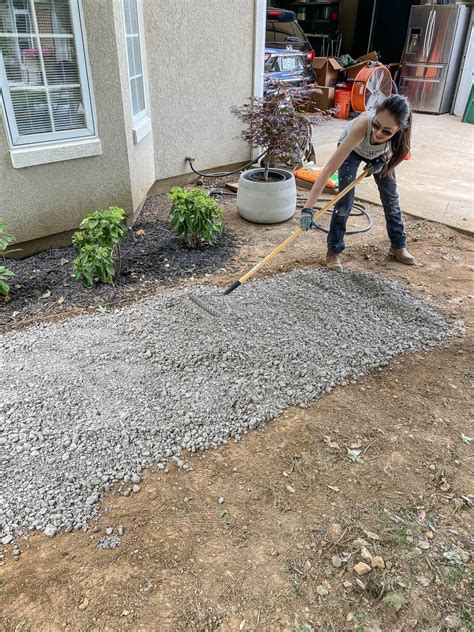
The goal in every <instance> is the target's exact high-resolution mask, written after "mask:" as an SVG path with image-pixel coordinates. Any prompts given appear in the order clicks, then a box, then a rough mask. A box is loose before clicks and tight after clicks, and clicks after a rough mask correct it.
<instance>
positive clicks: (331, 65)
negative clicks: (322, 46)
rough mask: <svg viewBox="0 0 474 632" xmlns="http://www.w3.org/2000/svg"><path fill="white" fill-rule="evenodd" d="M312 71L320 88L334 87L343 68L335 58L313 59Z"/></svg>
mask: <svg viewBox="0 0 474 632" xmlns="http://www.w3.org/2000/svg"><path fill="white" fill-rule="evenodd" d="M313 69H314V72H315V73H316V81H317V82H318V84H319V85H320V86H330V87H332V86H335V85H336V83H337V80H338V76H339V73H340V71H341V70H343V67H342V66H341V64H339V63H338V62H337V61H336V59H335V57H315V58H314V60H313Z"/></svg>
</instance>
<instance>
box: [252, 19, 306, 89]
mask: <svg viewBox="0 0 474 632" xmlns="http://www.w3.org/2000/svg"><path fill="white" fill-rule="evenodd" d="M313 59H314V50H313V48H312V46H311V44H310V43H309V41H308V38H307V37H306V35H305V34H304V33H303V31H302V29H301V26H300V25H299V24H298V22H297V20H296V14H295V13H294V12H293V11H286V10H284V9H274V8H272V7H269V8H268V9H267V25H266V36H265V70H264V93H265V94H268V91H269V89H270V86H269V83H270V81H271V80H277V81H283V82H285V83H288V84H291V85H293V86H299V85H305V84H308V83H313V82H315V81H316V74H315V72H314V70H313Z"/></svg>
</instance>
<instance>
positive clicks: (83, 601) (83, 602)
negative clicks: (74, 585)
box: [78, 597, 89, 610]
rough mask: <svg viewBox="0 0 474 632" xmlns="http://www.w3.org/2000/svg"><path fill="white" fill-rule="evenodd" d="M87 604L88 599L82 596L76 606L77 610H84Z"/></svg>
mask: <svg viewBox="0 0 474 632" xmlns="http://www.w3.org/2000/svg"><path fill="white" fill-rule="evenodd" d="M88 605H89V599H87V597H84V599H83V600H82V602H81V603H80V604H79V606H78V608H79V610H85V609H86V608H87V606H88Z"/></svg>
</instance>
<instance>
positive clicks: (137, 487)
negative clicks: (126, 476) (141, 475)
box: [132, 484, 141, 494]
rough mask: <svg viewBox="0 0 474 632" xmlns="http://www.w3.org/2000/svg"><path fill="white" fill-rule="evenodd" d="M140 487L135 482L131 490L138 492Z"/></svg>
mask: <svg viewBox="0 0 474 632" xmlns="http://www.w3.org/2000/svg"><path fill="white" fill-rule="evenodd" d="M140 489H141V487H140V485H136V484H135V485H134V486H133V487H132V492H133V493H134V494H138V492H139V491H140Z"/></svg>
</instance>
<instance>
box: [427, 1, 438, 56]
mask: <svg viewBox="0 0 474 632" xmlns="http://www.w3.org/2000/svg"><path fill="white" fill-rule="evenodd" d="M435 22H436V11H433V19H432V20H431V25H430V35H429V39H428V45H427V46H426V56H427V57H428V58H429V56H430V53H431V45H432V44H433V35H434V30H435Z"/></svg>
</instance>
